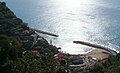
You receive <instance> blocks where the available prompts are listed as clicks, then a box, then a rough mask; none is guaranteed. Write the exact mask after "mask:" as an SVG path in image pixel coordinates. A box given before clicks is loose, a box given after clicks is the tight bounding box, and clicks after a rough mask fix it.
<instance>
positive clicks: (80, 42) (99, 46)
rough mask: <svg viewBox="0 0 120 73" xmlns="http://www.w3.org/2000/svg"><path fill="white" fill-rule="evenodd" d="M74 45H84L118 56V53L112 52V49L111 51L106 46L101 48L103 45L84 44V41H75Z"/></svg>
mask: <svg viewBox="0 0 120 73" xmlns="http://www.w3.org/2000/svg"><path fill="white" fill-rule="evenodd" d="M73 43H76V44H82V45H85V46H89V47H93V48H98V49H103V50H106V51H108V52H109V53H110V55H117V52H116V51H114V50H112V49H110V48H108V47H105V46H101V45H97V44H92V43H89V42H84V41H73Z"/></svg>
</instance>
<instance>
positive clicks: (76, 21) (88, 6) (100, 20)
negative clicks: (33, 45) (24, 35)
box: [0, 0, 120, 54]
mask: <svg viewBox="0 0 120 73" xmlns="http://www.w3.org/2000/svg"><path fill="white" fill-rule="evenodd" d="M0 1H4V2H6V5H7V6H8V7H9V8H10V9H11V10H12V11H13V12H14V13H15V15H16V16H17V17H18V18H21V19H22V20H23V21H24V22H26V23H28V24H29V27H31V28H35V29H39V30H43V31H47V32H50V33H54V34H57V35H59V37H53V36H49V35H45V34H41V33H38V34H39V35H41V36H42V37H44V38H45V39H47V40H48V42H50V41H51V43H52V44H53V45H55V46H57V47H61V50H62V51H63V52H65V53H70V54H83V53H87V52H89V51H90V50H91V49H92V47H88V46H85V45H81V44H75V43H73V41H85V42H90V43H93V44H98V45H102V46H105V47H109V48H111V49H113V50H116V51H118V52H119V51H120V0H0Z"/></svg>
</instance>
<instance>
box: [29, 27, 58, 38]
mask: <svg viewBox="0 0 120 73" xmlns="http://www.w3.org/2000/svg"><path fill="white" fill-rule="evenodd" d="M30 29H32V30H34V31H36V32H38V33H42V34H47V35H50V36H54V37H58V36H59V35H56V34H53V33H50V32H45V31H42V30H38V29H35V28H30Z"/></svg>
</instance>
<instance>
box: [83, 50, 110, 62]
mask: <svg viewBox="0 0 120 73" xmlns="http://www.w3.org/2000/svg"><path fill="white" fill-rule="evenodd" d="M85 56H86V57H92V58H96V59H97V60H103V59H106V58H108V57H109V56H110V54H109V52H108V51H106V50H103V49H97V48H95V49H93V50H92V51H91V52H89V53H87V54H85Z"/></svg>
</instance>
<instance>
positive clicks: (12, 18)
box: [0, 2, 57, 53]
mask: <svg viewBox="0 0 120 73" xmlns="http://www.w3.org/2000/svg"><path fill="white" fill-rule="evenodd" d="M0 34H5V35H8V36H18V37H20V39H21V40H22V43H23V47H24V48H26V49H28V50H33V49H37V48H36V47H38V46H43V45H44V46H45V47H46V48H47V47H49V48H50V50H51V51H52V52H53V53H57V47H55V46H52V45H49V43H48V42H47V41H46V40H45V39H44V38H43V37H41V36H39V35H38V34H37V33H35V31H34V30H32V29H30V28H29V27H28V24H27V23H24V22H23V21H22V20H21V19H20V18H17V17H16V15H15V14H14V13H13V12H12V11H11V10H10V9H9V8H8V7H6V4H5V3H4V2H1V3H0Z"/></svg>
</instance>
